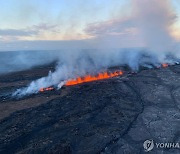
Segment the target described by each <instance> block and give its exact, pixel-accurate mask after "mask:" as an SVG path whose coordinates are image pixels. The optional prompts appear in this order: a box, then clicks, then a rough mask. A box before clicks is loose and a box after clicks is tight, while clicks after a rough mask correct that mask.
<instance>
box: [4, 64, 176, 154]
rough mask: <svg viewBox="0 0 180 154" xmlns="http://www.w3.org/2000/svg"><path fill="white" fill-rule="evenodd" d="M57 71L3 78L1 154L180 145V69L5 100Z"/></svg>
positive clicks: (151, 71)
mask: <svg viewBox="0 0 180 154" xmlns="http://www.w3.org/2000/svg"><path fill="white" fill-rule="evenodd" d="M53 67H54V66H53V65H49V66H46V67H37V68H34V69H31V70H28V71H21V72H16V73H12V74H9V75H2V76H0V120H1V121H0V153H82V154H84V153H121V152H124V153H143V152H144V149H143V146H142V145H143V142H144V141H145V140H146V139H153V140H155V141H156V142H180V132H179V128H180V65H174V66H168V67H166V68H159V69H146V70H141V71H140V72H138V73H136V74H129V75H128V74H126V75H124V76H118V77H115V78H110V79H107V80H100V81H95V82H88V83H84V84H79V85H75V86H69V87H66V86H64V87H63V88H62V89H60V90H52V91H47V92H43V93H38V94H35V95H30V96H27V97H24V98H22V99H16V100H14V99H12V98H10V97H5V95H7V94H9V93H11V92H12V91H14V90H16V89H17V88H20V87H23V86H26V85H27V84H28V83H30V82H31V81H32V80H35V79H37V78H40V77H42V76H45V75H47V74H48V71H49V70H50V69H53ZM162 150H164V152H165V153H172V152H173V153H178V152H179V151H178V150H177V149H169V150H168V151H165V150H166V149H157V151H158V152H161V151H162Z"/></svg>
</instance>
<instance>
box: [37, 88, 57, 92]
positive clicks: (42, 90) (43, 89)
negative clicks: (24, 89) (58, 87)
mask: <svg viewBox="0 0 180 154" xmlns="http://www.w3.org/2000/svg"><path fill="white" fill-rule="evenodd" d="M53 89H54V88H53V87H47V88H41V89H39V91H40V92H44V91H50V90H53Z"/></svg>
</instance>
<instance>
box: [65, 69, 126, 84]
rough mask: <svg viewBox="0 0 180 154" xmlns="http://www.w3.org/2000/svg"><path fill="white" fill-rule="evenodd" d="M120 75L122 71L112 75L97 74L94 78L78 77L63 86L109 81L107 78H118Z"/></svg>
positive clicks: (88, 76) (87, 76)
mask: <svg viewBox="0 0 180 154" xmlns="http://www.w3.org/2000/svg"><path fill="white" fill-rule="evenodd" d="M120 75H123V72H122V71H115V72H113V73H108V72H104V73H99V74H98V75H96V76H91V75H86V76H85V77H78V78H76V79H72V80H68V81H67V82H66V83H65V86H71V85H76V84H81V83H86V82H92V81H97V80H103V79H109V78H112V77H116V76H120Z"/></svg>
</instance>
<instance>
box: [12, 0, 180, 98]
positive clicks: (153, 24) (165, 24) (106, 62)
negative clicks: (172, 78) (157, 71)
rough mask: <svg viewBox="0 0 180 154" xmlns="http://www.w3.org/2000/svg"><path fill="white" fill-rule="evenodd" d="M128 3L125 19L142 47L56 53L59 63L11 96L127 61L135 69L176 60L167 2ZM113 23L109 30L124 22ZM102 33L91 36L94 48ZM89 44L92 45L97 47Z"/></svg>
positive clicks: (101, 41) (102, 42)
mask: <svg viewBox="0 0 180 154" xmlns="http://www.w3.org/2000/svg"><path fill="white" fill-rule="evenodd" d="M132 6H133V7H132V15H131V16H130V17H129V18H128V19H129V20H132V21H131V25H133V26H134V27H133V28H135V29H136V30H137V31H138V35H137V37H140V39H141V40H142V41H143V44H144V48H136V49H135V48H130V49H106V50H105V49H102V50H100V49H96V50H95V49H92V50H71V51H64V52H60V54H59V57H60V58H59V64H58V65H57V67H56V70H55V72H50V73H49V75H48V76H47V77H43V78H41V79H38V80H36V81H33V82H31V83H30V85H29V86H28V87H26V88H23V89H19V90H17V91H16V92H15V93H14V94H13V95H14V96H24V95H27V94H32V93H37V92H38V91H39V89H40V88H42V87H44V88H45V87H49V86H57V87H58V85H59V88H60V87H61V86H63V84H64V83H65V81H66V80H68V79H72V78H75V77H77V76H83V75H85V74H87V73H96V72H98V71H101V70H103V69H107V68H108V67H111V66H117V65H119V66H120V65H125V64H127V65H128V66H130V67H131V68H132V69H133V70H138V68H139V66H140V65H143V66H147V67H150V65H151V64H152V65H155V66H158V65H159V64H161V63H173V62H174V59H170V58H168V56H169V57H173V58H175V59H179V58H180V54H179V50H178V47H177V43H176V41H175V40H174V39H173V37H172V36H171V35H170V27H171V25H172V24H173V23H174V21H175V18H176V15H175V13H174V12H173V9H172V8H171V3H170V1H168V0H133V1H132ZM119 21H121V19H119ZM126 22H127V21H126ZM115 24H116V25H113V24H112V27H113V30H114V28H115V27H118V26H119V27H121V24H124V23H122V22H115ZM102 26H103V24H102ZM104 26H105V25H104ZM123 27H124V26H123ZM99 28H100V32H102V29H101V26H99ZM104 29H106V28H105V27H103V32H104ZM117 29H118V28H117ZM110 30H111V25H110V26H109V25H108V26H107V29H106V32H109V31H110ZM118 30H119V29H118ZM95 31H98V27H97V26H96V29H95V30H93V33H94V32H95ZM103 32H102V33H103ZM113 33H114V31H113ZM102 36H103V37H104V38H103V37H102ZM102 36H101V37H100V36H99V33H98V36H97V37H96V39H95V40H96V41H98V47H100V48H101V47H103V46H104V45H105V42H106V41H107V37H108V36H109V35H106V36H104V35H102ZM99 38H100V39H99ZM92 42H93V41H92ZM108 43H112V44H113V43H114V40H113V38H112V40H109V39H108ZM116 43H118V41H116ZM96 45H97V43H96ZM93 47H94V48H95V47H97V46H92V48H93Z"/></svg>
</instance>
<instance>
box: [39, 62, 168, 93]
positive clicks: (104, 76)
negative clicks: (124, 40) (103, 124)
mask: <svg viewBox="0 0 180 154" xmlns="http://www.w3.org/2000/svg"><path fill="white" fill-rule="evenodd" d="M168 66H169V64H167V63H163V64H161V67H163V68H166V67H168ZM157 68H159V67H157ZM123 74H124V72H123V71H122V70H120V71H115V72H110V73H109V72H103V73H98V74H97V75H95V76H93V75H86V76H84V77H77V78H76V79H70V80H68V81H66V82H65V84H64V85H65V86H72V85H77V84H82V83H87V82H93V81H98V80H104V79H109V78H113V77H117V76H122V75H123ZM54 89H55V88H54V87H47V88H41V89H40V90H39V92H44V91H51V90H54Z"/></svg>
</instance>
